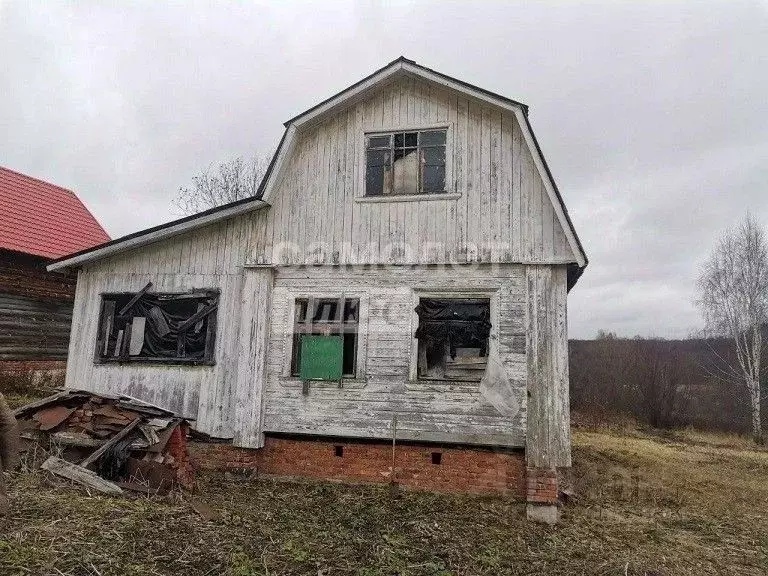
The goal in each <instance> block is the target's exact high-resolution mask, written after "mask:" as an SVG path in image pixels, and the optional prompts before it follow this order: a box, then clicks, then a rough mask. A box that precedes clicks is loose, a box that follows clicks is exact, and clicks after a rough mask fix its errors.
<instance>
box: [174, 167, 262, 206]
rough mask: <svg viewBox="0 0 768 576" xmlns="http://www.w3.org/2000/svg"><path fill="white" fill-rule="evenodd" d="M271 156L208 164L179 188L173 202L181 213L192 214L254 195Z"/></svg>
mask: <svg viewBox="0 0 768 576" xmlns="http://www.w3.org/2000/svg"><path fill="white" fill-rule="evenodd" d="M270 159H271V155H268V154H258V155H256V156H254V157H253V158H250V159H247V160H244V159H243V158H240V157H238V158H234V159H232V160H229V161H228V162H222V163H221V164H219V165H218V166H215V167H214V166H211V167H209V168H207V169H205V170H203V171H201V172H200V173H199V174H198V175H197V176H193V177H192V185H191V186H182V187H181V188H179V192H178V194H177V195H176V198H175V199H174V201H173V205H174V207H175V208H176V210H178V211H179V212H180V213H181V214H184V215H191V214H197V213H198V212H203V211H204V210H208V209H210V208H215V207H216V206H221V205H223V204H229V203H230V202H235V201H236V200H242V199H243V198H248V197H251V196H255V195H256V193H257V192H258V190H259V184H261V180H262V178H264V175H265V174H266V172H267V167H268V166H269V161H270Z"/></svg>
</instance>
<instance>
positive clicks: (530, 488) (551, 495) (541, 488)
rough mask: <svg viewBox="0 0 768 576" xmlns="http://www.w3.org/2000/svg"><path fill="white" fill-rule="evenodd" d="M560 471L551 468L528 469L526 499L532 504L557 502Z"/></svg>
mask: <svg viewBox="0 0 768 576" xmlns="http://www.w3.org/2000/svg"><path fill="white" fill-rule="evenodd" d="M557 478H558V473H557V471H556V470H554V469H550V468H528V469H527V470H526V499H527V501H528V502H530V503H531V504H557V502H558V486H557V485H558V482H557Z"/></svg>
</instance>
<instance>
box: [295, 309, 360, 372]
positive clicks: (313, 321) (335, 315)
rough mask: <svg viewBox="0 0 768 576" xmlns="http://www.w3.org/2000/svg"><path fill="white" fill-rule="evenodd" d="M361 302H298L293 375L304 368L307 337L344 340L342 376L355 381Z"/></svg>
mask: <svg viewBox="0 0 768 576" xmlns="http://www.w3.org/2000/svg"><path fill="white" fill-rule="evenodd" d="M359 310H360V301H359V300H357V299H350V298H343V297H340V298H297V299H296V303H295V315H294V326H293V346H292V353H291V375H292V376H298V375H299V372H300V368H301V339H302V337H303V336H304V335H316V336H340V337H341V338H342V359H341V363H342V375H343V376H344V377H347V378H354V377H355V374H356V371H357V327H358V322H359Z"/></svg>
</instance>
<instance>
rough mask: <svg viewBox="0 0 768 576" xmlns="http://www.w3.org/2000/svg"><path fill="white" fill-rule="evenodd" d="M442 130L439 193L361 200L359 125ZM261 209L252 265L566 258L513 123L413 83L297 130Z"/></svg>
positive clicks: (507, 116) (400, 82) (394, 84)
mask: <svg viewBox="0 0 768 576" xmlns="http://www.w3.org/2000/svg"><path fill="white" fill-rule="evenodd" d="M436 125H445V126H448V127H449V148H448V155H449V157H448V161H447V163H448V174H447V178H450V180H449V182H448V187H449V192H450V193H451V194H450V195H447V196H446V197H444V198H440V197H439V196H431V197H424V199H420V200H416V201H403V200H395V201H384V202H381V201H375V202H371V201H369V199H362V198H361V197H362V196H363V193H364V190H363V184H364V170H365V164H364V132H366V131H372V130H389V129H398V128H399V129H404V128H408V127H412V128H413V127H427V126H436ZM288 162H289V163H288V166H287V170H286V173H285V176H284V178H283V180H282V182H281V184H280V185H279V186H278V188H277V190H276V194H275V195H274V197H273V198H271V199H270V202H271V203H272V204H273V206H272V208H271V209H270V210H268V211H262V212H260V213H258V214H257V215H256V219H257V222H258V225H257V227H256V231H257V232H256V236H255V237H254V244H253V246H252V248H251V259H252V261H253V262H256V263H274V264H301V263H307V264H339V263H357V264H365V263H377V264H402V263H421V264H431V263H441V262H446V261H449V262H537V263H564V262H573V261H575V258H574V256H573V254H572V252H571V249H570V247H569V246H568V242H567V240H566V238H565V235H564V233H563V229H562V227H561V226H560V223H559V221H558V219H557V217H556V215H555V212H554V209H553V206H552V203H551V202H550V200H549V196H548V195H547V192H546V190H545V188H544V185H543V182H542V180H541V178H540V177H539V174H538V172H537V170H536V169H535V166H534V163H533V158H532V156H531V153H530V151H529V150H528V148H527V146H526V144H525V141H524V140H523V137H522V133H521V130H520V126H519V125H518V124H517V120H516V119H515V117H514V115H513V114H512V113H510V112H502V111H501V110H499V109H498V108H494V107H491V106H488V105H485V104H482V103H480V102H477V101H474V100H471V99H467V98H465V97H463V96H461V95H459V94H458V93H456V92H452V91H449V90H446V89H444V88H442V87H439V86H437V85H432V84H430V83H428V82H425V81H423V80H416V79H413V78H400V79H397V80H394V81H391V82H390V83H388V84H387V85H385V86H384V87H382V88H380V89H378V90H377V91H376V92H375V93H374V94H372V95H370V96H368V97H367V98H366V99H364V100H362V101H359V102H358V103H356V104H353V105H351V106H350V107H349V108H347V109H346V110H343V111H342V112H339V113H336V114H333V115H331V116H330V117H327V118H326V119H325V120H324V121H323V122H322V123H321V124H318V125H315V126H313V127H309V128H306V129H303V132H302V133H301V134H299V136H298V141H297V144H296V147H295V149H294V152H293V155H292V157H291V158H290V159H289V161H288Z"/></svg>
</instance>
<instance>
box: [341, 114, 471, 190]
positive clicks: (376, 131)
mask: <svg viewBox="0 0 768 576" xmlns="http://www.w3.org/2000/svg"><path fill="white" fill-rule="evenodd" d="M453 128H454V126H453V122H436V123H434V124H414V125H406V126H393V127H388V128H386V129H385V128H380V127H376V128H368V129H366V128H364V129H363V131H362V138H361V139H360V141H361V142H362V149H361V150H358V152H357V157H358V162H359V166H360V167H361V169H360V170H359V174H358V180H357V193H356V194H355V201H356V202H414V201H430V200H456V199H457V198H460V197H461V194H460V193H458V192H457V191H456V190H457V188H456V182H455V180H454V175H453V156H454V154H455V147H454V129H453ZM422 130H445V190H444V191H443V192H435V193H432V194H389V195H383V196H366V195H365V181H366V171H367V169H368V162H367V161H366V151H367V149H368V138H369V137H370V136H386V135H388V134H393V133H396V132H418V131H422Z"/></svg>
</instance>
